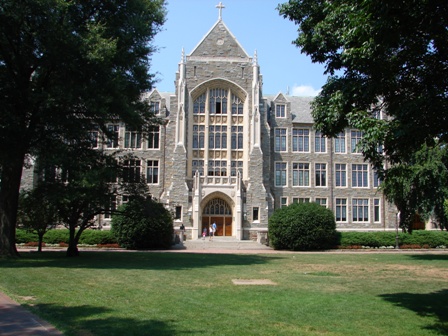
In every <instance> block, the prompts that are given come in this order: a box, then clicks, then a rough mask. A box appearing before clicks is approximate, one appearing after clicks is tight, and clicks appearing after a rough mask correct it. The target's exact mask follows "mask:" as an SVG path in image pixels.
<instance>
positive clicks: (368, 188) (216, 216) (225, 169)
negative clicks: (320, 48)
mask: <svg viewBox="0 0 448 336" xmlns="http://www.w3.org/2000/svg"><path fill="white" fill-rule="evenodd" d="M220 10H221V9H220ZM262 89H263V77H262V75H261V72H260V65H259V64H258V60H257V54H256V53H255V54H254V55H253V56H250V55H249V54H248V53H247V52H246V51H245V50H244V48H243V47H242V46H241V45H240V43H239V42H238V40H237V39H236V37H235V36H234V35H233V34H232V33H231V31H230V30H229V28H228V27H227V26H226V25H225V23H224V21H223V20H222V17H221V15H219V18H218V21H217V22H216V23H215V24H214V25H213V26H212V27H211V29H210V30H209V31H208V32H207V33H206V34H205V36H204V37H203V38H202V40H200V41H199V43H198V44H197V46H196V47H195V48H194V49H193V50H192V51H191V53H189V54H187V55H185V53H184V51H183V50H182V53H181V59H180V62H179V65H178V71H177V73H176V79H175V88H174V92H173V93H166V92H159V91H158V90H153V91H152V92H150V93H148V94H147V95H146V96H145V98H146V99H148V100H149V101H150V104H151V108H152V109H153V111H154V113H156V114H157V115H158V116H159V117H161V118H163V119H164V120H165V123H164V125H163V126H160V127H155V128H154V130H153V132H152V133H150V134H147V135H145V136H142V135H141V134H137V133H135V132H133V131H132V130H131V129H127V128H126V125H124V124H122V123H116V124H111V125H109V129H110V130H113V131H114V132H116V134H117V137H116V138H117V139H118V141H112V142H111V141H109V142H107V143H104V144H101V143H99V144H98V145H99V146H101V147H102V148H103V149H104V150H108V149H111V150H116V149H118V148H119V149H122V150H124V152H126V151H130V152H132V153H134V154H135V155H136V156H137V157H138V158H139V159H138V160H129V161H128V162H127V164H128V165H129V166H128V167H127V168H128V169H130V170H134V171H135V174H136V175H137V174H140V173H143V174H144V175H145V177H146V181H147V183H148V185H149V188H150V191H151V193H152V195H153V196H154V197H155V198H157V199H158V200H159V201H160V202H162V203H163V204H165V206H166V207H167V208H169V209H170V210H171V211H172V212H173V214H175V227H176V228H177V227H179V226H180V225H181V224H183V225H184V226H185V228H186V235H187V238H188V239H198V237H200V236H201V232H202V230H203V229H204V228H208V227H209V225H210V224H212V223H213V222H215V223H216V224H217V226H218V230H217V236H228V237H233V238H234V239H237V240H242V239H252V240H258V241H263V240H264V239H265V238H266V234H267V230H268V218H269V216H270V215H271V214H272V213H273V211H274V210H275V209H277V208H280V207H283V206H287V205H288V204H290V203H293V202H317V203H319V204H321V205H322V206H325V207H327V208H329V209H331V210H332V211H333V212H334V214H335V217H336V221H337V228H338V229H339V230H388V229H394V228H395V225H396V211H395V208H394V207H392V206H391V205H390V204H388V203H387V202H386V201H385V199H384V197H383V196H382V195H381V193H380V192H378V190H377V187H378V184H379V180H378V178H377V177H376V175H375V172H374V171H373V170H372V168H371V166H370V165H369V164H368V163H366V162H364V160H363V156H362V154H360V153H359V152H358V151H357V149H356V143H357V142H358V141H359V140H360V138H361V137H362V134H361V132H359V131H357V130H355V129H346V130H345V132H343V133H341V134H339V136H338V137H337V138H334V139H328V138H325V137H323V136H322V134H320V133H319V132H317V131H315V130H314V128H313V119H312V117H311V114H310V102H311V100H312V99H311V98H304V97H293V96H288V95H284V94H282V93H279V94H277V95H276V96H264V95H263V90H262ZM123 201H125V198H123V197H117V199H116V204H120V203H121V202H123ZM98 221H99V224H100V226H101V227H102V228H106V229H107V228H108V227H110V218H108V216H107V215H106V216H101V218H99V219H98Z"/></svg>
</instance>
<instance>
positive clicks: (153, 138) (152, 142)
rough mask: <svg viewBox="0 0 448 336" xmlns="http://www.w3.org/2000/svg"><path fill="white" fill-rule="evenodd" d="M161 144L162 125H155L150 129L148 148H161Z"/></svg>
mask: <svg viewBox="0 0 448 336" xmlns="http://www.w3.org/2000/svg"><path fill="white" fill-rule="evenodd" d="M159 146H160V127H159V126H153V127H151V129H150V130H149V131H148V149H159Z"/></svg>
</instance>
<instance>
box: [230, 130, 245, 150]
mask: <svg viewBox="0 0 448 336" xmlns="http://www.w3.org/2000/svg"><path fill="white" fill-rule="evenodd" d="M243 130H244V128H243V126H232V128H231V131H232V134H231V141H230V143H231V146H232V149H243Z"/></svg>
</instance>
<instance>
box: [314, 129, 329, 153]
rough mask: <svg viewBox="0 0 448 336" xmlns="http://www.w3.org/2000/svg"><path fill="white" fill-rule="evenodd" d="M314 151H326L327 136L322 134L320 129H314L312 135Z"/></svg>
mask: <svg viewBox="0 0 448 336" xmlns="http://www.w3.org/2000/svg"><path fill="white" fill-rule="evenodd" d="M314 151H315V152H316V153H326V152H327V138H326V137H324V136H323V134H322V132H321V131H316V133H315V135H314Z"/></svg>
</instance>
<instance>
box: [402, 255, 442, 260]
mask: <svg viewBox="0 0 448 336" xmlns="http://www.w3.org/2000/svg"><path fill="white" fill-rule="evenodd" d="M409 257H410V258H412V259H415V260H425V261H426V260H427V261H434V260H440V261H448V254H413V255H410V256H409Z"/></svg>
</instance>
